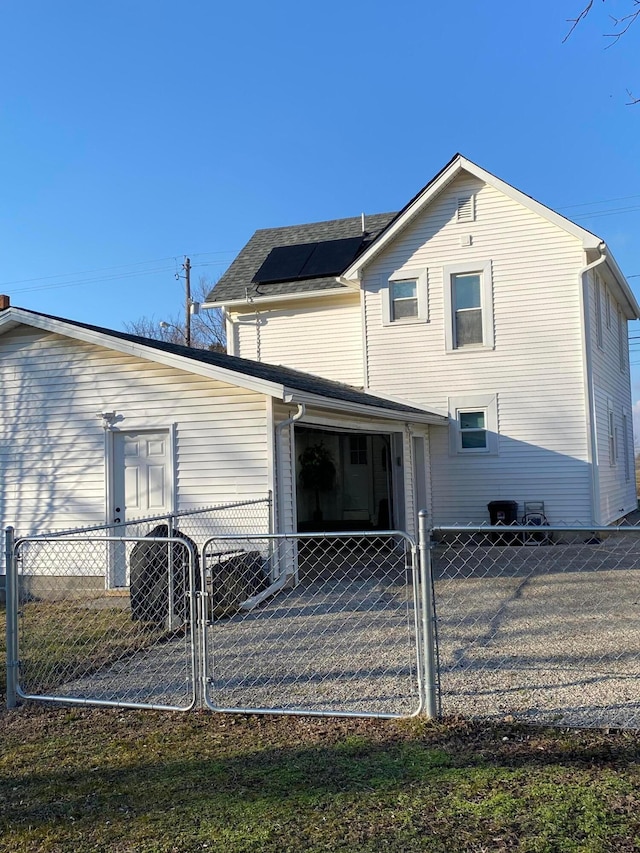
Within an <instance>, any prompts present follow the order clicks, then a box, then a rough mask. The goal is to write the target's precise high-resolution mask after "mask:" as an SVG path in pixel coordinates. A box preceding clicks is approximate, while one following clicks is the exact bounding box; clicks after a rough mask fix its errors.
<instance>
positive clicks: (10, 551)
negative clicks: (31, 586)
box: [5, 527, 18, 708]
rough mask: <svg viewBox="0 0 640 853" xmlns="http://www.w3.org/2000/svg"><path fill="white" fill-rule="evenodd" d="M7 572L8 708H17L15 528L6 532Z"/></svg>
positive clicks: (8, 528) (9, 528) (10, 528)
mask: <svg viewBox="0 0 640 853" xmlns="http://www.w3.org/2000/svg"><path fill="white" fill-rule="evenodd" d="M5 567H6V568H5V571H6V588H5V595H6V599H7V631H6V634H7V708H15V707H16V706H17V704H18V701H17V685H18V576H17V575H18V572H17V563H16V554H15V534H14V529H13V527H7V528H6V530H5Z"/></svg>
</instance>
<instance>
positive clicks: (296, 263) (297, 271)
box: [252, 235, 363, 284]
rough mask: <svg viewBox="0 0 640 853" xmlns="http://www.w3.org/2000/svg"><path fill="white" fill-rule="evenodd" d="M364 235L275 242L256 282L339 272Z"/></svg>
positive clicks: (264, 282) (257, 275) (270, 282)
mask: <svg viewBox="0 0 640 853" xmlns="http://www.w3.org/2000/svg"><path fill="white" fill-rule="evenodd" d="M362 240H363V237H362V235H359V236H358V237H346V238H343V239H341V240H323V241H322V242H318V243H298V244H296V245H294V246H276V247H275V248H274V249H272V250H271V251H270V252H269V254H268V255H267V257H266V258H265V260H264V262H263V264H262V266H261V267H260V269H259V270H258V272H257V273H256V274H255V275H254V277H253V279H252V281H253V282H254V283H255V284H276V283H277V282H281V281H300V280H304V279H307V278H323V277H325V276H332V275H340V273H341V272H342V271H343V270H344V269H346V268H347V267H348V266H349V264H350V263H351V261H353V259H354V258H355V256H356V255H357V254H358V250H359V249H360V247H361V245H362Z"/></svg>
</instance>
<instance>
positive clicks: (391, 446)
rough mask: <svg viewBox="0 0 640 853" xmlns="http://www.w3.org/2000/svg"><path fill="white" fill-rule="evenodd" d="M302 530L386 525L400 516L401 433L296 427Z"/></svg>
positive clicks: (297, 471)
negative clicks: (395, 473) (338, 430)
mask: <svg viewBox="0 0 640 853" xmlns="http://www.w3.org/2000/svg"><path fill="white" fill-rule="evenodd" d="M295 437H296V439H295V457H296V495H297V498H296V505H297V515H298V531H299V532H301V533H305V532H310V531H324V530H328V531H342V530H376V529H377V530H387V529H389V528H392V527H395V526H396V525H397V524H398V523H399V522H400V521H401V519H400V518H399V517H398V512H397V510H396V508H397V507H401V506H402V504H403V501H402V495H401V491H400V490H401V489H402V477H401V476H397V475H396V476H395V477H394V470H395V471H396V472H398V474H399V473H400V472H401V471H402V436H401V435H400V434H398V435H396V434H395V433H387V434H385V433H364V432H337V431H332V430H325V429H311V428H308V427H296V430H295Z"/></svg>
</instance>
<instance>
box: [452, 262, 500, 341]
mask: <svg viewBox="0 0 640 853" xmlns="http://www.w3.org/2000/svg"><path fill="white" fill-rule="evenodd" d="M443 277H444V302H445V346H446V349H447V352H452V351H456V350H465V349H468V348H469V349H470V348H479V347H485V348H493V343H494V335H493V296H492V291H493V288H492V282H491V261H484V262H483V261H480V262H478V261H475V262H473V261H471V262H467V263H464V264H452V265H451V266H446V267H444V270H443Z"/></svg>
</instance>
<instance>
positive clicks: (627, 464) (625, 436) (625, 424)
mask: <svg viewBox="0 0 640 853" xmlns="http://www.w3.org/2000/svg"><path fill="white" fill-rule="evenodd" d="M622 442H623V453H624V478H625V480H626V481H627V482H629V480H630V479H631V458H630V455H629V421H628V418H627V413H626V411H625V410H624V409H623V410H622Z"/></svg>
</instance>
